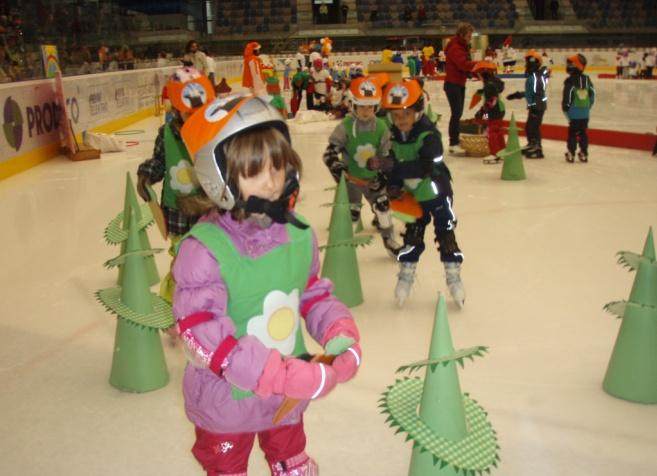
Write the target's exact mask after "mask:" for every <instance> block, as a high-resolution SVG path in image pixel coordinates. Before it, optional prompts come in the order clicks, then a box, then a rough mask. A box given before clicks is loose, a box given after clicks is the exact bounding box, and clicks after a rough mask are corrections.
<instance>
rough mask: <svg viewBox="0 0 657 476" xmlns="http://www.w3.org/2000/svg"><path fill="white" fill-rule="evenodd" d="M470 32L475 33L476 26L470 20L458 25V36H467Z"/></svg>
mask: <svg viewBox="0 0 657 476" xmlns="http://www.w3.org/2000/svg"><path fill="white" fill-rule="evenodd" d="M468 33H474V26H472V24H470V23H468V22H461V23H459V24H458V25H457V26H456V36H460V37H461V38H465V35H467V34H468Z"/></svg>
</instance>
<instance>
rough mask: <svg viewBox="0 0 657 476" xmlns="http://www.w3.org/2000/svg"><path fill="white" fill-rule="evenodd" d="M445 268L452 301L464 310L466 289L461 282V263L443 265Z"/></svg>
mask: <svg viewBox="0 0 657 476" xmlns="http://www.w3.org/2000/svg"><path fill="white" fill-rule="evenodd" d="M443 264H444V266H445V278H446V279H445V280H446V282H447V288H448V289H449V293H450V294H451V295H452V299H454V301H455V302H456V304H458V306H459V307H460V308H463V306H464V304H465V288H464V287H463V281H461V263H447V262H446V263H443Z"/></svg>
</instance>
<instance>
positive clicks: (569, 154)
mask: <svg viewBox="0 0 657 476" xmlns="http://www.w3.org/2000/svg"><path fill="white" fill-rule="evenodd" d="M566 162H568V163H570V164H572V163H573V162H575V156H574V155H573V153H572V152H566Z"/></svg>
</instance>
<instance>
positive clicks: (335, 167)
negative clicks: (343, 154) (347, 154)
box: [328, 160, 347, 183]
mask: <svg viewBox="0 0 657 476" xmlns="http://www.w3.org/2000/svg"><path fill="white" fill-rule="evenodd" d="M328 168H329V172H331V176H332V177H333V180H335V181H336V183H337V182H339V181H340V177H341V176H342V173H343V172H344V173H347V164H345V163H344V162H342V161H341V160H335V161H333V162H331V163H330V164H329V165H328Z"/></svg>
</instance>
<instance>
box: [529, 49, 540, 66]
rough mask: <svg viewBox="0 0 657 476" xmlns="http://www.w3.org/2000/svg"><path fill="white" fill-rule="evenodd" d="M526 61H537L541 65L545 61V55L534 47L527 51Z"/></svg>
mask: <svg viewBox="0 0 657 476" xmlns="http://www.w3.org/2000/svg"><path fill="white" fill-rule="evenodd" d="M525 61H535V62H536V63H538V64H539V65H540V64H542V63H543V56H542V55H541V54H540V53H539V52H538V51H536V50H535V49H534V48H530V49H529V50H527V53H525Z"/></svg>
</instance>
